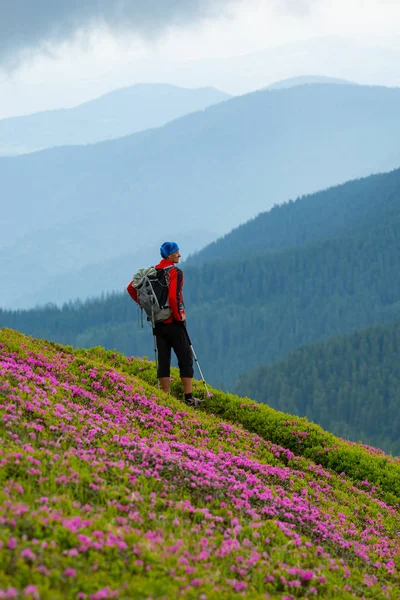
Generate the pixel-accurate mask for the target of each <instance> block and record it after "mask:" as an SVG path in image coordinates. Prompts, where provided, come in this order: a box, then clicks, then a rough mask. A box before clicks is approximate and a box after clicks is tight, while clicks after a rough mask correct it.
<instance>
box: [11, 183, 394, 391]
mask: <svg viewBox="0 0 400 600" xmlns="http://www.w3.org/2000/svg"><path fill="white" fill-rule="evenodd" d="M396 177H398V172H396V173H392V174H389V175H387V176H386V178H385V177H382V178H381V179H380V186H376V182H377V180H376V178H374V177H371V178H369V179H367V180H365V181H364V182H363V186H364V187H365V190H368V189H369V187H368V182H370V183H371V185H372V194H371V195H370V196H368V195H365V196H364V198H365V202H366V204H365V207H363V210H364V212H362V211H361V210H360V212H359V214H360V223H359V224H358V225H357V226H355V227H354V228H352V227H348V229H347V231H344V232H343V233H342V235H334V236H332V235H331V231H332V229H331V230H329V228H327V229H326V231H327V235H326V239H323V240H321V239H319V240H317V241H315V240H314V241H312V242H311V241H308V242H307V241H306V243H303V244H302V245H299V246H297V247H293V248H283V249H281V250H279V251H278V250H275V251H274V252H271V251H270V250H268V249H267V250H266V251H264V252H262V253H261V252H260V253H258V254H257V253H256V254H253V253H252V252H249V254H248V255H246V254H245V253H244V252H243V253H242V256H241V258H240V259H231V260H230V261H228V260H217V261H212V262H209V263H206V264H204V265H200V266H199V267H195V266H191V267H188V268H187V269H185V277H186V279H185V301H186V307H187V312H188V315H189V316H188V326H189V330H190V333H191V334H192V337H193V342H194V344H195V347H196V349H197V350H198V353H199V356H200V357H201V362H202V364H203V365H204V368H205V372H206V375H207V377H208V379H209V380H210V381H211V382H213V383H218V384H224V385H225V386H231V385H233V382H234V380H235V379H236V378H237V377H238V376H239V375H240V374H241V373H244V372H246V371H248V370H249V369H253V368H255V367H256V366H258V365H262V364H267V363H270V362H272V361H274V360H277V359H279V358H282V357H283V356H284V355H285V354H286V353H287V352H288V351H290V350H293V349H294V348H296V347H298V346H299V345H301V344H307V343H311V342H313V341H316V340H319V339H324V338H328V337H329V336H331V335H335V334H340V333H346V332H350V331H352V330H353V329H355V328H362V327H368V326H370V325H373V324H376V323H379V322H388V321H391V320H394V319H395V318H396V317H400V276H399V273H400V187H396V185H395V182H396ZM349 186H350V188H352V187H353V184H352V183H351V184H349ZM346 189H347V188H346V186H344V187H340V188H337V194H338V198H339V197H340V194H341V193H342V192H343V191H345V190H346ZM356 189H358V188H357V186H356ZM326 194H327V195H328V197H330V196H331V194H332V190H330V191H329V192H326ZM352 198H353V197H352V196H347V199H348V202H351V200H352ZM368 198H369V199H370V200H371V198H373V199H374V200H373V202H372V201H370V206H369V210H367V208H366V207H367V203H368V202H367V201H368ZM362 199H363V196H362V195H360V196H359V195H358V194H356V195H355V196H354V202H355V203H356V204H362ZM319 200H320V206H321V210H322V207H323V200H324V195H323V194H322V195H319ZM309 201H310V200H309V199H305V200H299V201H298V202H297V203H293V204H290V205H288V206H287V207H285V209H282V212H283V214H284V212H286V213H287V214H288V213H290V210H293V211H294V212H295V214H297V213H298V211H299V208H300V207H301V204H302V202H304V203H305V204H306V205H307V203H308V202H309ZM339 206H340V204H339V202H338V207H339ZM338 212H339V208H338ZM347 212H348V214H349V217H347ZM347 212H346V211H342V213H341V214H342V220H340V219H339V217H338V223H339V222H340V223H342V221H343V222H345V221H346V219H347V218H348V220H349V222H350V224H351V223H352V222H353V221H354V220H355V214H356V213H357V211H356V210H355V211H354V212H352V211H347ZM271 214H272V213H271ZM275 214H276V213H275ZM289 217H290V215H289ZM263 221H265V222H267V223H268V219H267V218H266V216H262V217H260V222H261V223H262V222H263ZM284 221H285V220H284ZM292 222H293V229H294V228H295V225H294V224H295V223H296V222H298V223H299V228H300V229H301V228H304V224H303V223H302V220H301V219H298V221H296V219H292ZM250 225H254V223H253V224H250ZM315 230H316V231H317V228H316V229H315ZM342 230H343V226H342ZM286 231H287V229H285V228H283V233H282V238H286V237H287V236H286ZM282 245H283V244H282ZM130 276H131V274H130V273H129V274H127V283H128V281H129V277H130ZM0 326H8V327H13V328H15V329H18V330H20V331H23V332H27V333H31V334H34V335H35V336H38V337H44V338H47V339H51V340H55V341H60V342H63V343H68V344H72V345H76V346H85V347H87V346H93V345H98V344H101V345H103V346H105V347H108V348H117V349H119V350H120V351H122V352H125V353H126V354H134V355H143V354H146V355H150V353H152V337H151V333H150V330H149V328H148V327H146V328H145V329H140V327H139V325H138V322H137V312H136V305H134V303H133V302H132V301H131V300H130V298H129V297H128V295H127V294H113V295H110V296H108V297H104V298H100V299H97V300H91V301H88V302H86V303H75V304H70V305H65V306H64V307H63V308H60V309H59V308H56V307H42V308H38V309H34V310H30V311H0Z"/></svg>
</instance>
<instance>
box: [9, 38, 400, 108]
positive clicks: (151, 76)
mask: <svg viewBox="0 0 400 600" xmlns="http://www.w3.org/2000/svg"><path fill="white" fill-rule="evenodd" d="M238 54H240V53H238ZM399 64H400V38H399V37H398V36H397V37H393V36H392V37H391V36H389V35H385V37H382V38H375V39H374V38H373V37H371V36H368V39H365V38H357V37H355V36H351V37H350V36H347V37H346V36H337V35H336V36H334V35H331V36H325V37H319V38H314V39H310V40H304V41H300V42H292V43H288V44H281V45H277V46H275V47H271V48H267V49H265V50H261V51H257V52H253V53H246V54H242V55H238V56H233V57H230V58H218V57H214V58H209V59H197V60H186V61H182V62H176V61H170V60H163V59H162V58H154V59H136V60H131V61H121V62H119V63H117V64H115V65H113V68H112V69H107V70H104V71H103V72H102V73H101V74H98V75H97V76H95V75H94V74H93V73H91V76H90V78H81V79H76V78H75V80H74V85H73V86H71V82H70V81H64V80H63V79H62V77H61V76H58V74H57V73H55V78H56V80H55V82H54V81H51V82H50V83H48V82H43V81H40V80H38V79H37V80H35V79H33V80H31V78H30V79H29V89H30V95H29V100H28V99H27V95H26V84H25V82H24V79H23V78H22V80H21V82H18V81H13V82H12V86H11V82H9V81H8V80H7V78H2V79H0V86H2V89H3V90H7V89H8V85H9V86H10V87H9V93H8V96H7V95H4V97H3V98H2V97H0V115H9V116H11V115H18V114H26V113H30V112H33V111H35V112H36V111H38V110H43V109H44V108H47V107H49V106H52V107H59V106H76V105H77V104H80V103H82V102H84V101H85V100H90V99H92V98H93V97H94V96H100V95H102V94H104V93H106V92H108V91H110V90H112V89H116V88H121V87H123V86H126V85H131V84H132V83H133V82H141V83H154V82H155V81H156V82H159V83H166V84H174V85H179V86H183V87H190V88H198V87H209V86H211V87H216V88H218V89H220V90H223V91H225V92H227V93H230V94H234V95H236V94H246V93H249V92H251V91H255V90H258V89H262V88H264V87H266V86H268V85H270V84H273V83H274V82H276V81H280V80H282V79H287V78H292V77H299V76H303V75H304V74H308V73H312V74H313V75H319V76H329V77H333V78H338V79H345V80H348V81H354V82H357V83H361V84H365V85H384V86H400V74H399V68H398V65H399ZM38 75H39V73H38ZM24 84H25V85H24ZM9 98H12V101H10V99H9ZM32 107H34V108H32Z"/></svg>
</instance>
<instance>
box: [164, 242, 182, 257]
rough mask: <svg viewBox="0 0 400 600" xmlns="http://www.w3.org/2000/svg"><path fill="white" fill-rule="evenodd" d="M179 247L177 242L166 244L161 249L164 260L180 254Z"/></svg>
mask: <svg viewBox="0 0 400 600" xmlns="http://www.w3.org/2000/svg"><path fill="white" fill-rule="evenodd" d="M178 250H179V246H178V244H177V243H176V242H164V243H163V245H162V246H161V248H160V254H161V256H162V257H163V258H167V256H169V255H170V254H173V253H174V252H178Z"/></svg>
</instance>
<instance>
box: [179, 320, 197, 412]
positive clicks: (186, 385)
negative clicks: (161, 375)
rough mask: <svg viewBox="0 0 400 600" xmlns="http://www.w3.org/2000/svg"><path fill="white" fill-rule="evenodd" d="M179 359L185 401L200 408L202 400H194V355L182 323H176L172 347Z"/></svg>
mask: <svg viewBox="0 0 400 600" xmlns="http://www.w3.org/2000/svg"><path fill="white" fill-rule="evenodd" d="M172 347H173V349H174V352H175V354H176V356H177V358H178V365H179V371H180V375H181V381H182V385H183V392H184V395H185V396H184V401H185V403H186V404H188V405H189V406H198V405H199V404H200V403H201V402H202V400H200V399H199V398H193V394H192V384H193V355H192V350H191V348H190V344H189V339H188V336H187V334H186V331H185V329H184V325H182V324H181V323H174V339H173V345H172Z"/></svg>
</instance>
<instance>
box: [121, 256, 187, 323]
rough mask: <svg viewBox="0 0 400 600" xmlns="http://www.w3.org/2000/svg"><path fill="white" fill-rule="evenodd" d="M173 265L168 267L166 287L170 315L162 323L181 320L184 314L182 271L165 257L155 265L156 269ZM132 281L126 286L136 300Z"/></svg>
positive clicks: (136, 300)
mask: <svg viewBox="0 0 400 600" xmlns="http://www.w3.org/2000/svg"><path fill="white" fill-rule="evenodd" d="M171 266H172V267H175V268H174V269H170V271H169V272H168V276H169V289H168V300H169V306H170V308H171V311H172V315H171V316H170V317H169V318H168V319H166V320H165V321H163V323H172V322H173V321H182V316H183V315H184V314H185V309H184V308H183V296H182V288H183V271H181V269H178V267H176V266H175V263H173V262H172V260H168V259H167V258H163V260H162V261H161V262H160V263H159V264H158V265H156V269H165V267H171ZM132 283H133V281H131V282H130V283H129V284H128V287H127V288H126V289H127V291H128V294H129V295H130V297H131V298H132V299H133V300H134V301H135V302H138V298H137V292H136V290H135V288H134V287H133V285H132Z"/></svg>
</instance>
